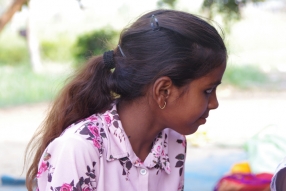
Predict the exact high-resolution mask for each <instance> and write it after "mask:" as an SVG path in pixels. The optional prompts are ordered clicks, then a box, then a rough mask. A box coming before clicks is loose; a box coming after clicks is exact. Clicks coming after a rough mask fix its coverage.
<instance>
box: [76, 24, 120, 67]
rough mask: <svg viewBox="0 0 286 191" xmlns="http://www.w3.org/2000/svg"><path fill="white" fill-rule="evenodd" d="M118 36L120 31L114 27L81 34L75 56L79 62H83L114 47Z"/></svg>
mask: <svg viewBox="0 0 286 191" xmlns="http://www.w3.org/2000/svg"><path fill="white" fill-rule="evenodd" d="M117 36H118V33H117V32H116V31H114V30H112V29H101V30H96V31H93V32H89V33H86V34H83V35H81V36H79V37H78V39H77V41H76V43H75V46H74V50H73V55H74V58H75V59H76V61H77V63H82V62H85V61H86V60H87V59H88V58H90V57H91V56H95V55H100V54H102V53H103V52H104V51H107V50H109V49H113V47H114V45H115V44H116V43H115V40H116V37H117Z"/></svg>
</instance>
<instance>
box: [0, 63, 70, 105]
mask: <svg viewBox="0 0 286 191" xmlns="http://www.w3.org/2000/svg"><path fill="white" fill-rule="evenodd" d="M65 79H66V75H63V74H54V73H47V72H46V73H43V74H35V73H33V71H31V69H30V68H29V66H23V65H22V66H20V67H10V66H0V92H1V93H0V107H8V106H13V105H19V104H26V103H35V102H42V101H50V100H52V99H53V98H54V97H55V95H56V94H57V93H58V91H59V89H60V88H61V87H62V86H63V84H64V82H65Z"/></svg>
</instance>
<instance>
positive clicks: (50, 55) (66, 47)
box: [40, 38, 73, 62]
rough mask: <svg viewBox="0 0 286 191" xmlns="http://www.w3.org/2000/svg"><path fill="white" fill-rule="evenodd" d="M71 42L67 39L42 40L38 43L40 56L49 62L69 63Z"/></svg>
mask: <svg viewBox="0 0 286 191" xmlns="http://www.w3.org/2000/svg"><path fill="white" fill-rule="evenodd" d="M72 45H73V44H72V42H71V41H70V40H67V39H63V38H58V40H57V41H54V40H43V41H42V42H41V43H40V49H41V56H42V59H44V60H51V61H59V62H63V61H71V60H72V54H71V49H72Z"/></svg>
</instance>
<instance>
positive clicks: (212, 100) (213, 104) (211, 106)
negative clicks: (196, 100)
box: [208, 92, 219, 109]
mask: <svg viewBox="0 0 286 191" xmlns="http://www.w3.org/2000/svg"><path fill="white" fill-rule="evenodd" d="M218 106H219V103H218V100H217V97H216V92H214V93H213V94H212V95H211V96H210V100H209V105H208V107H209V109H216V108H218Z"/></svg>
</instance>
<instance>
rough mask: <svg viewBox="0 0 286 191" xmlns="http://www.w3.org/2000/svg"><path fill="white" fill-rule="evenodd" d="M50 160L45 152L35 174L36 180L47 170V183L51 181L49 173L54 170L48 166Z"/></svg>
mask: <svg viewBox="0 0 286 191" xmlns="http://www.w3.org/2000/svg"><path fill="white" fill-rule="evenodd" d="M50 158H51V155H50V154H49V153H48V152H47V151H46V152H45V154H44V160H43V161H42V162H41V164H40V167H39V170H38V173H37V176H36V177H37V178H39V177H40V176H41V174H43V173H44V172H46V171H47V170H48V171H49V173H48V181H49V182H50V181H51V178H52V177H51V171H52V170H54V168H53V166H52V165H50V163H49V161H48V160H49V159H50Z"/></svg>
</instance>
